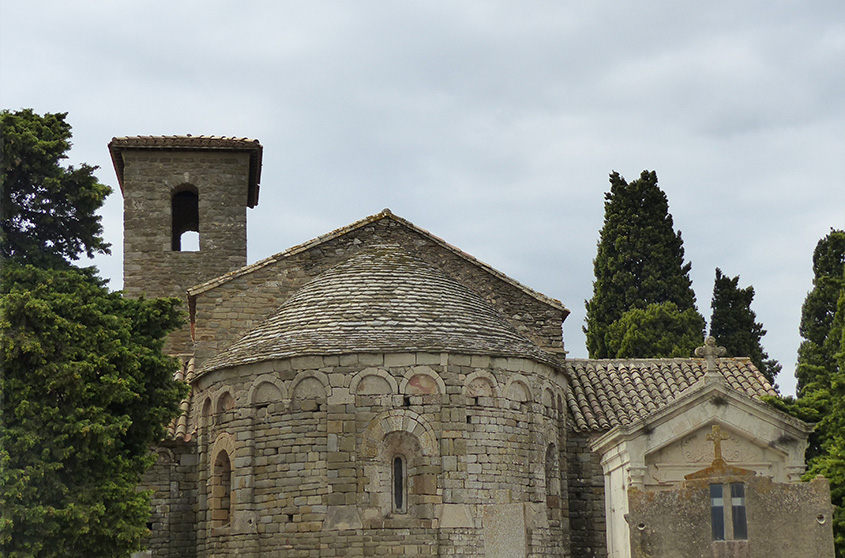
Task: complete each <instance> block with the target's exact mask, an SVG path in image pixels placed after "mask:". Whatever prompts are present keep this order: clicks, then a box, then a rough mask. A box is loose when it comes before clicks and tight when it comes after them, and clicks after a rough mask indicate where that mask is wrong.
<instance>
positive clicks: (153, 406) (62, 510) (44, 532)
mask: <svg viewBox="0 0 845 558" xmlns="http://www.w3.org/2000/svg"><path fill="white" fill-rule="evenodd" d="M0 287H2V298H0V315H2V319H0V339H2V341H0V350H2V366H3V377H2V393H3V399H4V400H3V419H2V426H0V439H1V440H2V449H0V462H2V482H0V508H2V520H0V547H2V550H3V552H2V554H3V555H4V556H8V557H10V558H12V557H17V556H21V557H23V556H39V557H42V556H43V557H47V556H55V557H63V556H125V555H127V554H128V553H129V551H131V550H135V549H137V548H138V545H139V541H140V538H141V537H142V536H143V535H144V534H145V533H146V527H145V525H146V521H147V517H148V516H149V497H148V495H147V494H144V493H142V492H138V491H136V485H137V484H138V482H139V481H140V478H141V474H142V473H143V472H144V471H145V470H146V468H147V467H148V466H149V465H151V461H150V457H149V454H150V452H149V449H150V447H151V446H152V444H154V443H155V442H157V441H158V440H161V439H162V435H163V433H164V429H163V425H164V424H166V423H167V422H168V421H169V420H170V419H172V418H173V417H174V416H175V415H176V413H177V409H178V404H179V401H180V398H181V396H182V395H183V394H184V393H183V391H182V387H180V385H179V384H177V383H176V382H174V380H173V373H174V371H175V366H176V363H175V361H174V360H173V359H171V358H169V357H166V356H164V355H163V354H162V352H161V348H162V338H163V336H164V335H165V334H166V333H167V332H168V331H170V330H171V329H173V328H174V327H176V326H177V325H178V324H179V322H180V321H181V317H180V314H179V312H178V310H177V305H178V301H177V300H176V299H156V300H143V299H141V300H133V299H126V298H123V297H122V296H121V295H120V294H118V293H109V292H108V290H107V289H106V288H105V287H104V286H103V284H102V282H101V281H99V280H97V279H96V278H94V277H92V275H91V273H90V272H86V271H80V270H76V269H73V268H70V269H66V270H53V269H39V268H35V267H33V266H23V265H19V264H16V263H9V264H7V265H5V266H4V267H3V270H2V283H0Z"/></svg>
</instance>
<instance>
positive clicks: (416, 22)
mask: <svg viewBox="0 0 845 558" xmlns="http://www.w3.org/2000/svg"><path fill="white" fill-rule="evenodd" d="M0 106H2V108H4V109H10V110H18V109H21V108H32V109H34V110H35V111H36V112H39V113H45V112H67V113H69V114H68V121H69V122H70V123H71V125H72V126H73V144H74V147H73V149H72V150H71V152H70V157H69V159H68V163H70V164H74V165H78V164H80V163H83V162H84V163H88V164H92V165H98V166H99V167H100V168H99V170H98V171H97V176H98V177H99V179H100V180H101V181H102V182H103V183H105V184H109V185H111V186H112V187H114V188H115V193H114V194H112V195H111V196H110V197H109V198H108V200H107V201H106V204H105V206H104V208H103V211H102V215H103V225H104V228H105V238H106V240H107V241H109V242H111V243H112V253H111V255H110V256H102V257H97V258H96V259H95V261H94V263H95V264H96V265H97V266H98V267H99V268H100V270H101V273H102V275H103V276H105V277H108V278H109V279H110V281H111V282H110V286H111V288H113V289H119V288H121V286H122V276H121V275H122V271H121V266H122V198H121V196H120V193H119V189H118V187H117V180H116V177H115V174H114V170H113V167H112V164H111V160H110V158H109V154H108V149H107V144H108V142H109V140H110V139H111V138H112V137H114V136H131V135H170V134H192V135H202V134H207V135H222V136H236V137H249V138H256V139H258V140H259V141H260V142H261V144H262V145H263V146H264V161H263V169H262V176H261V195H260V200H259V205H258V206H257V207H256V208H254V209H252V210H250V211H249V214H248V260H249V262H250V263H251V262H254V261H256V260H259V259H262V258H264V257H267V256H269V255H272V254H274V253H277V252H280V251H282V250H284V249H285V248H288V247H290V246H293V245H296V244H300V243H302V242H304V241H306V240H309V239H311V238H313V237H316V236H318V235H320V234H323V233H326V232H329V231H331V230H333V229H335V228H338V227H341V226H344V225H347V224H349V223H352V222H354V221H357V220H359V219H361V218H364V217H366V216H368V215H372V214H375V213H378V212H379V211H381V210H382V209H383V208H390V209H391V210H392V211H393V212H394V213H395V214H397V215H399V216H401V217H403V218H405V219H408V220H410V221H411V222H413V223H414V224H416V225H417V226H420V227H422V228H424V229H427V230H429V231H431V232H432V233H433V234H435V235H437V236H439V237H440V238H443V239H444V240H446V241H447V242H449V243H450V244H453V245H455V246H457V247H459V248H461V249H462V250H464V251H466V252H468V253H470V254H472V255H473V256H475V257H477V258H478V259H480V260H482V261H484V262H486V263H488V264H490V265H492V266H493V267H495V268H496V269H498V270H500V271H502V272H504V273H506V274H508V275H510V276H511V277H513V278H514V279H516V280H517V281H519V282H521V283H523V284H525V285H527V286H529V287H531V288H533V289H535V290H537V291H540V292H542V293H544V294H546V295H548V296H551V297H554V298H557V299H559V300H560V301H562V302H563V303H564V304H565V305H566V307H567V308H569V309H570V310H571V314H570V316H569V317H568V319H567V320H566V322H565V324H564V332H563V335H564V342H565V345H566V349H567V350H568V351H569V356H570V357H586V356H587V352H586V348H585V342H584V334H583V332H582V326H583V325H584V315H585V309H584V302H585V300H586V299H588V298H590V297H591V296H592V280H593V267H592V261H593V258H594V257H595V255H596V242H597V240H598V235H599V230H600V229H601V226H602V222H603V216H604V193H605V192H607V191H608V190H609V183H608V175H609V174H610V173H611V172H612V171H617V172H619V173H620V174H622V175H623V176H624V177H626V178H627V179H628V180H633V179H635V178H637V177H638V176H639V174H640V172H641V171H643V170H645V169H648V170H655V171H656V172H657V175H658V178H659V181H660V186H661V188H662V189H663V190H664V191H665V192H666V194H667V196H668V198H669V210H670V212H671V214H672V216H673V218H674V224H675V228H676V229H679V230H680V231H682V235H683V240H684V248H685V257H686V260H687V261H690V262H692V272H691V278H692V280H693V287H694V289H695V292H696V296H697V304H698V309H699V311H700V312H701V313H702V314H703V315H704V316H705V317H706V318H708V319H709V317H710V312H711V310H710V299H711V296H712V289H713V281H714V277H715V268H716V267H719V268H720V269H721V270H722V271H723V272H724V273H725V274H726V275H729V276H736V275H739V276H740V285H741V286H747V285H753V287H754V289H755V293H756V296H755V299H754V302H753V304H752V309H753V310H754V311H755V312H756V313H757V318H758V320H759V321H760V322H762V323H763V326H764V327H765V329H766V330H768V333H767V335H766V336H765V337H764V338H763V345H764V348H765V349H766V350H767V351H768V353H769V355H770V356H771V357H773V358H776V359H778V360H779V361H780V362H781V364H782V365H783V368H784V369H783V372H781V374H780V376H779V377H778V383H779V384H780V386H781V390H782V392H783V393H786V394H790V393H794V386H795V380H794V377H793V373H794V365H795V360H796V351H797V348H798V345H799V343H800V340H801V339H800V336H799V333H798V325H799V321H800V314H801V304H802V302H803V300H804V297H805V296H806V294H807V292H808V291H809V290H810V289H811V287H812V253H813V249H814V247H815V245H816V243H817V242H818V241H819V239H821V238H822V237H824V236H825V235H826V234H827V233H828V232H829V231H830V229H831V228H832V227H833V228H837V229H842V228H845V3H843V2H842V1H841V0H819V1H814V2H812V3H807V2H794V1H790V2H785V1H778V0H767V1H765V2H763V1H746V2H733V1H730V2H728V1H714V2H678V1H668V0H667V1H662V0H642V1H639V2H603V1H580V2H573V1H567V0H563V1H555V2H551V1H549V2H543V1H538V2H515V1H511V2H498V1H490V0H487V1H483V2H481V1H462V2H446V1H433V0H427V1H425V2H422V1H406V2H396V1H359V2H324V1H321V0H314V1H309V2H288V1H278V0H276V1H251V2H234V1H229V2H225V1H220V0H205V1H202V2H200V1H195V0H186V1H177V2H174V1H170V2H161V1H158V0H151V1H145V2H113V1H101V2H91V1H88V2H86V1H75V2H65V1H43V0H27V1H26V2H23V1H11V0H0Z"/></svg>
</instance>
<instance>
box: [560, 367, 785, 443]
mask: <svg viewBox="0 0 845 558" xmlns="http://www.w3.org/2000/svg"><path fill="white" fill-rule="evenodd" d="M565 364H566V367H567V369H568V372H569V377H570V378H571V381H572V384H571V393H572V396H567V398H566V400H567V404H568V406H569V411H570V413H571V415H572V417H573V419H574V423H575V427H576V428H577V429H578V430H606V429H608V428H612V427H614V426H618V425H626V424H630V423H632V422H635V421H637V420H640V419H643V418H646V417H648V416H649V415H651V414H653V413H655V412H657V411H659V410H660V409H662V408H663V407H665V406H666V405H668V404H669V403H671V402H672V401H674V400H675V399H677V398H678V396H679V395H680V394H681V393H682V392H683V391H685V390H687V389H689V388H690V387H692V386H693V385H695V384H696V383H697V382H698V381H699V380H701V379H702V378H703V377H704V373H705V371H706V364H705V361H704V359H700V358H689V359H681V358H674V359H671V358H666V359H632V360H628V359H616V360H611V359H608V360H591V359H568V360H567V361H566V363H565ZM719 372H721V374H722V375H723V376H724V377H725V380H726V382H727V384H728V385H729V386H730V387H732V388H733V389H735V390H737V391H739V392H741V393H744V394H746V395H748V396H751V397H754V398H757V399H759V398H760V397H762V396H764V395H777V392H776V391H775V390H774V388H773V387H772V386H771V385H770V384H769V382H768V381H767V380H766V379H765V377H764V376H763V375H762V374H761V373H760V372H759V371H758V370H757V369H756V368H755V367H754V365H753V364H752V363H751V361H750V360H749V359H748V358H721V359H719Z"/></svg>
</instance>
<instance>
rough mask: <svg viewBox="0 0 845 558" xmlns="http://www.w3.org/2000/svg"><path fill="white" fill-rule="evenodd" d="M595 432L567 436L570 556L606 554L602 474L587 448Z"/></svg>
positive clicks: (599, 556)
mask: <svg viewBox="0 0 845 558" xmlns="http://www.w3.org/2000/svg"><path fill="white" fill-rule="evenodd" d="M599 434H600V433H599ZM597 435H598V434H596V433H593V434H591V433H589V432H572V431H570V432H569V433H568V436H567V445H566V447H567V458H568V463H569V472H568V480H569V526H570V532H571V537H572V555H573V556H579V557H583V558H606V557H607V533H606V529H605V509H604V473H603V472H602V467H601V463H600V462H599V459H600V458H599V456H598V455H597V454H595V453H594V452H592V451H590V442H591V440H592V439H593V438H594V437H595V436H597Z"/></svg>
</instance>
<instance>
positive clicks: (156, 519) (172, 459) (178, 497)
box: [142, 441, 197, 558]
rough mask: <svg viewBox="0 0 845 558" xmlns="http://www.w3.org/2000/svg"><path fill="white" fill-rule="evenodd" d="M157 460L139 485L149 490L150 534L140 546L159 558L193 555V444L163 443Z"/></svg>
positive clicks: (194, 462)
mask: <svg viewBox="0 0 845 558" xmlns="http://www.w3.org/2000/svg"><path fill="white" fill-rule="evenodd" d="M156 452H157V460H156V463H155V465H153V467H151V468H150V469H149V470H148V471H147V472H146V473H145V475H144V478H143V481H142V486H143V487H144V488H145V489H151V490H152V491H153V494H152V497H151V500H150V505H151V506H150V507H151V511H150V519H149V521H148V523H147V526H148V528H149V529H150V532H151V535H150V537H148V538H147V540H146V541H145V543H144V547H145V548H146V549H148V550H149V551H151V553H152V555H153V556H156V557H157V558H158V557H161V558H193V557H195V556H196V531H195V529H194V525H195V524H196V513H195V512H196V505H197V461H196V445H195V444H193V443H184V442H173V441H171V442H164V443H162V444H161V445H160V446H159V447H158V448H157V450H156Z"/></svg>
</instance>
